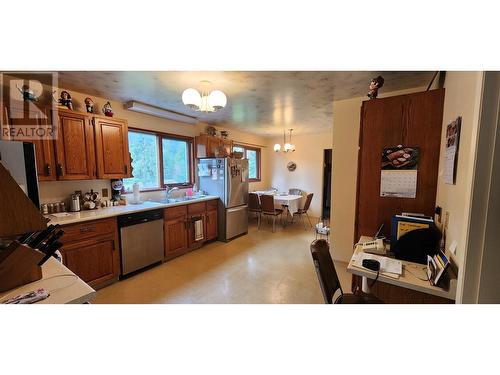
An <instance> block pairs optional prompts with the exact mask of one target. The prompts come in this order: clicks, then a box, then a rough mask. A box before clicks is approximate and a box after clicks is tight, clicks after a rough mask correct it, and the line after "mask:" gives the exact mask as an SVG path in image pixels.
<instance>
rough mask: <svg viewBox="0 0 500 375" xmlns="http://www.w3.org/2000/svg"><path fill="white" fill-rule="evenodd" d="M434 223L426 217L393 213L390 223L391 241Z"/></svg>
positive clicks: (393, 241)
mask: <svg viewBox="0 0 500 375" xmlns="http://www.w3.org/2000/svg"><path fill="white" fill-rule="evenodd" d="M431 225H434V220H432V219H430V218H427V217H413V216H404V215H395V216H393V217H392V223H391V242H392V243H395V242H396V241H397V240H399V238H400V237H401V236H402V235H404V234H406V233H408V232H411V231H412V230H415V229H427V228H430V226H431Z"/></svg>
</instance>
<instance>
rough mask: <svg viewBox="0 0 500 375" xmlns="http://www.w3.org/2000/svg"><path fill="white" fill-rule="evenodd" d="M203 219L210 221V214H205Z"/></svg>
mask: <svg viewBox="0 0 500 375" xmlns="http://www.w3.org/2000/svg"><path fill="white" fill-rule="evenodd" d="M205 220H206V221H207V223H210V216H208V214H205Z"/></svg>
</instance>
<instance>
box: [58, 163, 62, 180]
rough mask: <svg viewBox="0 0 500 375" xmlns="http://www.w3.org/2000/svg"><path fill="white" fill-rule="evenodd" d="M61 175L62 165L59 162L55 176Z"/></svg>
mask: <svg viewBox="0 0 500 375" xmlns="http://www.w3.org/2000/svg"><path fill="white" fill-rule="evenodd" d="M62 175H63V167H62V165H61V163H57V176H58V177H60V176H62Z"/></svg>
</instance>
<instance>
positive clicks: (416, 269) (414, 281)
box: [347, 236, 457, 303]
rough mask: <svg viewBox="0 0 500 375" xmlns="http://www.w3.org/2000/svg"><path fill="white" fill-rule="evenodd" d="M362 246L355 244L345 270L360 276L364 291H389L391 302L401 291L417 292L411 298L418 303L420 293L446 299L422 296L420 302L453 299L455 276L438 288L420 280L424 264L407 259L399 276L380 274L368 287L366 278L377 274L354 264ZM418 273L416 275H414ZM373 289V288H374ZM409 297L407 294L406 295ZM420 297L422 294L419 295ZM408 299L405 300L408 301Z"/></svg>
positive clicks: (362, 239)
mask: <svg viewBox="0 0 500 375" xmlns="http://www.w3.org/2000/svg"><path fill="white" fill-rule="evenodd" d="M371 240H372V237H367V236H361V238H360V240H359V241H358V242H359V243H363V242H367V241H371ZM362 252H363V250H362V246H361V245H357V246H356V248H355V249H354V253H353V255H352V257H351V260H350V261H349V265H348V266H347V272H349V273H351V274H353V275H357V276H360V277H362V290H363V292H365V293H371V292H373V294H375V295H377V292H381V290H382V292H384V293H389V294H391V296H389V297H390V299H391V302H394V300H395V299H397V298H398V295H400V294H401V293H403V294H407V295H408V294H409V292H410V291H415V292H417V293H414V294H413V295H414V298H413V299H411V301H413V302H417V303H419V298H418V297H419V296H420V294H422V293H423V294H424V295H429V296H435V297H439V298H443V299H446V300H448V301H440V300H439V299H433V298H425V297H424V298H422V302H420V303H425V302H430V303H439V302H448V303H451V302H452V300H455V294H456V287H457V279H456V278H451V279H450V282H449V287H448V288H447V289H445V288H440V287H437V286H433V285H431V284H430V282H429V281H427V280H420V279H419V277H420V278H425V277H426V275H425V273H424V272H423V271H422V269H423V268H424V267H425V265H423V264H420V263H413V262H407V261H404V260H403V261H401V263H402V264H403V273H402V274H401V275H400V276H399V278H393V277H389V276H385V275H383V274H380V275H379V277H378V280H377V282H376V283H375V285H374V286H373V287H372V288H370V287H369V285H368V284H369V282H368V279H375V277H376V276H377V273H376V272H373V271H370V270H368V269H366V268H360V267H357V266H355V265H354V264H353V263H354V259H356V257H357V255H358V254H359V253H362ZM416 275H418V277H417V276H416ZM379 283H383V284H388V285H391V286H394V287H396V288H392V289H391V287H387V285H383V286H379V287H378V284H379ZM397 288H404V289H403V290H399V291H398V289H397ZM374 289H375V290H374ZM377 297H379V298H381V299H382V300H384V298H383V297H382V296H380V295H377ZM407 297H408V298H409V296H407ZM420 297H422V296H420ZM424 300H425V301H424ZM409 301H410V300H408V301H407V302H409Z"/></svg>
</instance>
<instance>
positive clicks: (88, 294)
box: [0, 257, 96, 304]
mask: <svg viewBox="0 0 500 375" xmlns="http://www.w3.org/2000/svg"><path fill="white" fill-rule="evenodd" d="M42 275H43V276H42V278H41V279H40V280H38V281H34V282H32V283H29V284H26V285H22V286H19V287H17V288H15V289H11V290H9V291H6V292H2V293H0V301H3V300H6V299H9V298H12V297H15V296H17V295H19V294H23V293H28V292H31V291H33V290H36V289H39V288H44V289H45V290H47V291H48V292H49V293H50V295H49V297H48V298H46V299H44V300H42V301H38V302H36V303H37V304H47V303H50V304H52V303H57V304H63V303H85V302H90V301H91V300H92V298H94V297H95V294H96V292H95V290H94V289H92V288H91V287H90V286H89V285H87V284H86V283H85V282H83V280H81V279H80V278H79V277H78V276H76V275H75V274H74V273H73V272H71V271H70V270H69V269H68V268H66V267H65V266H64V265H63V264H62V263H60V262H59V261H57V260H56V259H55V258H54V257H51V258H50V259H49V260H48V261H47V262H45V264H44V265H43V266H42Z"/></svg>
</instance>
